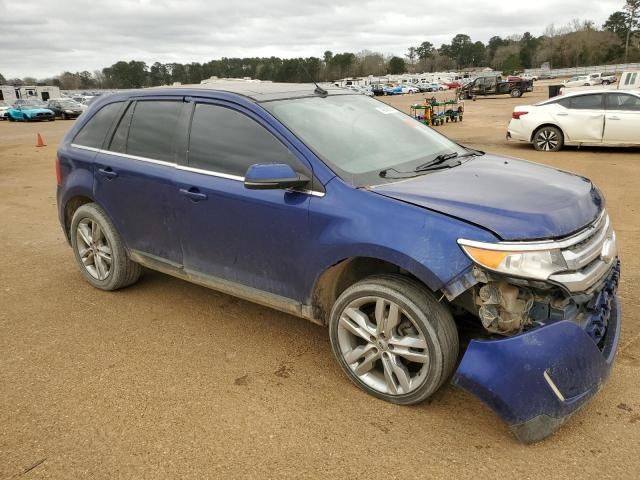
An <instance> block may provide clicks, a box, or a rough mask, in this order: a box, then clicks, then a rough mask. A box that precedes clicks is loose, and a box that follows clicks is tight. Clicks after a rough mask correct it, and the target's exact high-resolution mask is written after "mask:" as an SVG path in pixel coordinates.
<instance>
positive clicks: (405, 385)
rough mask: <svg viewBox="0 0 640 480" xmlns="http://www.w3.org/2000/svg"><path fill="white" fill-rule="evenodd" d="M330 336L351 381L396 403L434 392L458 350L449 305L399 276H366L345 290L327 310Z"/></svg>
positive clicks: (450, 369) (410, 401)
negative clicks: (329, 310) (329, 312)
mask: <svg viewBox="0 0 640 480" xmlns="http://www.w3.org/2000/svg"><path fill="white" fill-rule="evenodd" d="M329 337H330V340H331V348H332V350H333V353H334V355H335V357H336V359H337V361H338V364H339V365H340V367H341V368H342V370H343V371H344V372H345V373H346V374H347V376H348V377H349V379H350V380H351V381H352V382H353V383H355V384H356V385H357V386H358V387H360V388H361V389H362V390H364V391H365V392H367V393H369V394H370V395H373V396H375V397H377V398H380V399H382V400H386V401H388V402H391V403H396V404H399V405H412V404H415V403H418V402H421V401H423V400H425V399H427V398H428V397H430V396H431V395H433V394H434V393H435V392H436V391H437V390H438V389H439V388H440V386H441V385H442V384H443V383H444V382H445V380H447V378H448V377H449V376H450V375H451V374H452V373H453V369H454V367H455V363H456V360H457V357H458V349H459V343H458V332H457V329H456V325H455V322H454V320H453V317H452V316H451V313H450V312H449V310H448V309H447V308H446V307H445V306H444V305H443V304H441V303H439V302H438V301H437V300H436V298H435V296H434V295H433V293H431V292H430V291H429V290H427V289H426V288H425V287H424V286H422V285H421V284H419V283H418V282H416V281H414V280H412V279H410V278H408V277H404V276H401V275H376V276H372V277H368V278H366V279H364V280H362V281H360V282H357V283H356V284H354V285H352V286H351V287H349V288H348V289H347V290H345V291H344V292H343V293H342V294H341V295H340V297H339V298H338V299H337V300H336V302H335V304H334V306H333V309H332V310H331V316H330V320H329Z"/></svg>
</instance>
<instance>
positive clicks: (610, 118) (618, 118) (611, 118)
mask: <svg viewBox="0 0 640 480" xmlns="http://www.w3.org/2000/svg"><path fill="white" fill-rule="evenodd" d="M607 120H620V117H607Z"/></svg>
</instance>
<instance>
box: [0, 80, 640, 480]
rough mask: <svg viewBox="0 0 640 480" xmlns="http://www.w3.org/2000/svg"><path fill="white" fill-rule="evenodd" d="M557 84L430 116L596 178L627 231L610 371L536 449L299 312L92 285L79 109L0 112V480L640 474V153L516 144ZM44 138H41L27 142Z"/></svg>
mask: <svg viewBox="0 0 640 480" xmlns="http://www.w3.org/2000/svg"><path fill="white" fill-rule="evenodd" d="M443 95H446V94H443ZM545 95H546V85H545V84H544V83H542V82H540V83H537V84H536V92H535V93H534V94H528V95H526V96H525V97H524V98H522V99H511V98H508V97H496V98H487V99H480V100H478V101H476V102H468V103H467V110H466V116H465V118H464V122H463V123H461V124H452V125H445V126H442V127H437V128H439V130H440V131H442V132H443V133H445V134H446V135H449V136H450V137H452V138H453V139H455V140H457V141H459V142H461V143H464V144H467V145H469V146H472V147H476V148H479V149H482V150H487V151H491V152H497V153H501V154H505V155H511V156H514V157H521V158H526V159H530V160H533V161H537V162H542V163H545V164H549V165H553V166H555V167H558V168H562V169H567V170H571V171H574V172H577V173H580V174H582V175H586V176H588V177H590V178H592V179H593V180H594V181H595V182H596V183H597V184H598V185H599V186H600V188H601V189H602V190H603V191H604V193H605V194H606V196H607V199H608V208H609V212H610V214H611V216H612V218H613V222H614V225H615V227H616V230H617V233H618V236H619V237H618V238H619V248H620V251H621V256H622V261H623V273H622V281H621V287H620V295H621V297H622V310H623V330H622V340H621V344H620V350H619V353H618V358H617V361H616V365H615V367H614V369H613V372H612V375H611V378H610V381H609V383H608V384H607V385H606V387H605V388H604V389H603V390H602V391H601V392H600V393H599V394H598V395H597V397H596V398H595V399H594V400H593V401H592V402H591V403H590V404H588V405H587V406H586V407H585V408H584V409H583V410H582V411H580V412H579V413H578V414H577V415H575V417H573V418H572V419H571V420H570V421H569V423H568V424H567V425H565V426H564V427H563V428H562V429H561V430H560V431H559V432H557V433H556V434H555V435H554V436H553V437H551V438H549V439H547V440H546V441H543V442H541V443H538V444H535V445H531V446H523V445H520V444H518V443H516V442H515V441H514V440H513V439H512V437H511V436H510V435H509V432H508V430H507V428H506V427H505V426H504V425H503V424H502V423H501V422H500V421H498V419H497V418H496V417H495V416H494V415H493V414H492V413H491V412H490V411H489V410H488V409H487V408H485V407H484V406H483V405H482V404H481V403H480V402H479V401H478V400H476V399H475V398H473V397H471V396H470V395H467V394H466V393H464V392H462V391H459V390H457V389H455V388H453V387H451V386H447V387H445V388H443V389H442V390H441V391H440V392H439V393H438V394H437V395H436V396H435V398H434V399H433V400H432V401H431V402H430V403H425V404H422V405H419V406H415V407H399V406H394V405H390V404H387V403H385V402H382V401H379V400H376V399H374V398H372V397H370V396H368V395H366V394H365V393H363V392H361V391H359V390H358V389H356V388H355V387H354V386H353V385H352V384H351V383H350V382H349V381H348V380H347V378H346V377H345V376H344V375H343V374H342V373H341V371H340V370H339V368H338V366H337V365H336V363H335V362H334V360H333V358H332V355H331V351H330V347H329V341H328V336H327V331H326V330H325V329H324V328H321V327H318V326H315V325H313V324H310V323H306V322H305V321H302V320H299V319H297V318H294V317H291V316H288V315H285V314H282V313H278V312H275V311H273V310H269V309H267V308H263V307H260V306H256V305H254V304H250V303H247V302H244V301H240V300H237V299H234V298H232V297H229V296H227V295H223V294H219V293H216V292H214V291H211V290H207V289H205V288H202V287H199V286H195V285H191V284H188V283H186V282H183V281H180V280H177V279H174V278H171V277H168V276H165V275H162V274H157V273H148V274H146V275H145V276H144V278H143V279H142V280H141V281H140V283H139V284H137V285H135V286H133V287H132V288H128V289H126V290H122V291H119V292H114V293H105V292H100V291H97V290H94V289H93V288H92V287H90V286H89V285H88V284H87V283H86V282H85V281H83V279H82V277H81V276H80V274H79V273H78V271H77V269H76V266H75V264H74V260H73V257H72V253H71V249H70V248H69V247H68V246H67V244H66V242H65V240H64V238H63V234H62V232H61V230H60V227H59V225H58V221H57V217H56V207H55V173H54V157H55V151H56V144H57V143H58V142H59V141H60V139H61V138H62V136H63V135H64V133H65V132H66V130H67V129H68V128H69V127H70V126H71V122H70V121H69V122H64V121H56V122H53V123H45V124H22V123H8V122H0V479H14V478H60V479H74V478H92V479H102V478H104V479H114V478H135V479H142V478H149V479H158V478H194V479H203V478H227V477H228V478H318V477H325V478H349V477H352V478H474V479H477V478H496V477H498V476H499V477H503V478H522V479H527V478H580V477H589V478H616V479H622V478H639V476H640V456H639V455H638V453H639V445H640V388H639V385H640V313H639V311H638V310H636V308H638V307H640V301H639V300H638V294H637V293H636V292H635V288H636V287H637V286H638V285H640V258H639V257H636V256H634V254H633V252H634V251H635V249H636V248H638V247H640V242H639V240H638V238H639V233H640V232H639V231H640V221H639V220H640V188H639V186H640V150H614V149H595V148H594V149H582V150H577V149H570V150H566V151H561V152H559V153H555V154H554V153H549V154H542V153H537V152H535V151H533V149H532V148H531V147H529V146H525V145H517V144H509V143H507V142H506V141H505V128H506V125H507V122H508V120H509V117H510V112H511V111H512V108H513V106H515V105H518V104H526V103H532V102H534V101H538V100H540V99H542V98H544V96H545ZM422 98H423V95H408V96H403V97H395V98H388V99H387V101H388V102H389V103H391V104H393V105H396V106H399V107H401V108H403V109H405V110H408V106H409V105H410V104H411V103H415V102H417V101H419V100H421V99H422ZM36 132H40V133H42V135H43V138H44V140H45V142H47V143H48V146H46V147H44V148H35V147H34V144H35V140H36Z"/></svg>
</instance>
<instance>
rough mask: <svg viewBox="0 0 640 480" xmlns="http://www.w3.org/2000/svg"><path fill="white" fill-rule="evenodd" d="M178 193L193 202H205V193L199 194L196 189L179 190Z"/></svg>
mask: <svg viewBox="0 0 640 480" xmlns="http://www.w3.org/2000/svg"><path fill="white" fill-rule="evenodd" d="M180 193H181V194H182V195H184V196H185V197H189V198H190V199H191V200H193V201H194V202H199V201H201V200H206V199H207V195H206V194H205V193H202V192H200V190H198V189H197V188H196V187H191V188H189V189H186V188H181V189H180Z"/></svg>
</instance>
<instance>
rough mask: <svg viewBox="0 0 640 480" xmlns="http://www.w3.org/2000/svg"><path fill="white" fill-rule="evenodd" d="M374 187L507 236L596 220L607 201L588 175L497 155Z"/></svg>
mask: <svg viewBox="0 0 640 480" xmlns="http://www.w3.org/2000/svg"><path fill="white" fill-rule="evenodd" d="M370 190H371V191H373V192H375V193H378V194H380V195H384V196H387V197H390V198H394V199H397V200H401V201H404V202H407V203H411V204H413V205H417V206H420V207H424V208H428V209H430V210H434V211H437V212H441V213H444V214H446V215H449V216H452V217H456V218H459V219H462V220H464V221H467V222H470V223H473V224H476V225H478V226H481V227H483V228H485V229H488V230H490V231H492V232H493V233H494V234H495V235H497V236H498V237H499V238H500V239H502V240H509V241H513V240H540V239H548V238H556V237H563V236H566V235H569V234H571V233H574V232H576V231H578V230H580V229H581V228H583V227H584V226H586V225H588V224H589V223H591V222H593V221H594V220H595V218H596V217H597V216H598V214H599V213H600V211H601V210H602V208H603V204H604V199H603V197H602V195H601V193H600V191H599V190H598V189H597V188H596V187H595V186H594V185H593V184H592V183H591V181H589V180H588V179H587V178H584V177H580V176H578V175H574V174H571V173H568V172H564V171H561V170H556V169H554V168H550V167H545V166H543V165H538V164H536V163H531V162H527V161H524V160H516V159H513V158H507V157H499V156H494V155H483V156H481V157H476V158H472V159H471V160H469V161H466V162H465V163H463V164H462V165H460V166H458V167H454V168H450V169H443V170H438V171H435V172H432V173H428V174H426V175H421V176H419V177H415V178H412V179H408V180H401V181H398V182H395V183H388V184H384V185H379V186H376V187H371V188H370Z"/></svg>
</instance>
